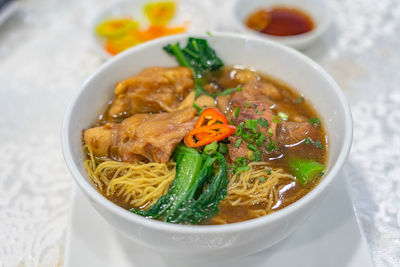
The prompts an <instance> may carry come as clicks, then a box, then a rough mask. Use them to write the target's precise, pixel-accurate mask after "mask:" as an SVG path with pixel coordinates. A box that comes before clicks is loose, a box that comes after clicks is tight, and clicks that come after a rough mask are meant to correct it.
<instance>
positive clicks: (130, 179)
mask: <svg viewBox="0 0 400 267" xmlns="http://www.w3.org/2000/svg"><path fill="white" fill-rule="evenodd" d="M84 150H85V151H86V152H87V154H88V156H89V157H88V159H86V160H85V168H86V171H87V173H88V174H89V177H90V178H91V179H92V181H93V182H94V183H95V185H96V186H97V188H98V190H99V191H100V192H101V193H102V194H103V195H105V196H106V197H108V198H115V197H117V198H119V199H121V200H123V201H124V202H125V203H127V204H129V205H130V206H131V207H134V208H141V209H143V208H147V207H149V206H152V205H153V204H155V203H156V202H157V200H158V198H159V197H161V196H163V195H165V194H166V193H167V192H168V189H169V186H170V185H171V183H172V181H173V180H174V178H175V163H174V162H168V163H146V162H142V161H138V162H135V163H127V162H119V161H114V160H105V161H102V162H100V161H99V160H98V159H96V158H95V157H94V155H93V152H92V150H91V149H90V147H88V146H87V145H85V146H84Z"/></svg>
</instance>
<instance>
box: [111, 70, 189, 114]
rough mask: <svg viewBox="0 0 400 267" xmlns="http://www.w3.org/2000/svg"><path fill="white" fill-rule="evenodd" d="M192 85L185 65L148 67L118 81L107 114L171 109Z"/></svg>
mask: <svg viewBox="0 0 400 267" xmlns="http://www.w3.org/2000/svg"><path fill="white" fill-rule="evenodd" d="M193 87H194V82H193V78H192V72H191V71H190V69H188V68H184V67H173V68H163V67H151V68H147V69H144V70H143V71H141V72H140V73H139V74H137V75H135V76H133V77H131V78H129V79H127V80H124V81H122V82H119V83H118V84H117V86H116V88H115V92H114V93H115V98H114V100H113V102H112V104H111V107H110V109H109V110H108V116H109V117H110V118H115V117H119V116H124V115H126V114H128V115H133V114H135V113H146V112H160V111H173V110H175V109H177V108H178V106H179V104H180V102H181V101H182V100H183V99H184V98H185V97H186V96H187V95H188V94H189V92H190V91H191V89H193Z"/></svg>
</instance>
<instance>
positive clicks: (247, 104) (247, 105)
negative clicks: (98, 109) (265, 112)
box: [243, 102, 251, 108]
mask: <svg viewBox="0 0 400 267" xmlns="http://www.w3.org/2000/svg"><path fill="white" fill-rule="evenodd" d="M243 105H244V106H245V107H246V108H249V107H251V105H250V103H249V102H244V104H243Z"/></svg>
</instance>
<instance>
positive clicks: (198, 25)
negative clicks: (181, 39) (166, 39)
mask: <svg viewBox="0 0 400 267" xmlns="http://www.w3.org/2000/svg"><path fill="white" fill-rule="evenodd" d="M174 1H175V2H176V3H177V8H176V11H175V16H174V18H173V19H172V21H171V22H170V24H169V25H171V26H173V25H186V24H188V25H189V26H188V29H187V33H190V34H192V33H205V32H206V31H213V30H215V29H216V27H217V21H216V16H215V13H214V10H213V9H212V8H211V5H210V4H209V3H208V2H202V1H196V0H181V1H180V0H174ZM149 2H150V1H149V0H135V1H132V0H121V1H116V2H113V3H112V4H111V5H109V6H107V7H105V8H104V9H103V10H102V11H101V12H99V14H98V15H97V16H96V17H95V19H94V20H93V22H92V27H91V31H92V32H91V35H92V39H93V41H94V43H95V44H96V49H97V50H98V52H99V54H100V55H102V56H103V57H105V58H110V57H112V55H110V54H109V53H108V52H107V51H106V50H105V49H104V43H105V41H104V39H103V38H101V37H100V36H98V35H97V34H96V30H95V29H96V27H97V25H99V24H100V23H101V22H103V21H105V20H107V19H111V18H120V17H131V18H134V19H135V20H138V21H139V22H140V25H141V26H143V27H147V26H148V20H147V18H146V16H145V14H144V12H143V8H144V6H145V5H146V4H148V3H149Z"/></svg>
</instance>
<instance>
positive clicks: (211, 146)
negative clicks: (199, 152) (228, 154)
mask: <svg viewBox="0 0 400 267" xmlns="http://www.w3.org/2000/svg"><path fill="white" fill-rule="evenodd" d="M217 149H218V144H217V141H214V142H212V143H211V144H208V145H206V146H205V147H204V153H206V154H209V155H211V154H214V153H215V152H216V151H217Z"/></svg>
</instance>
